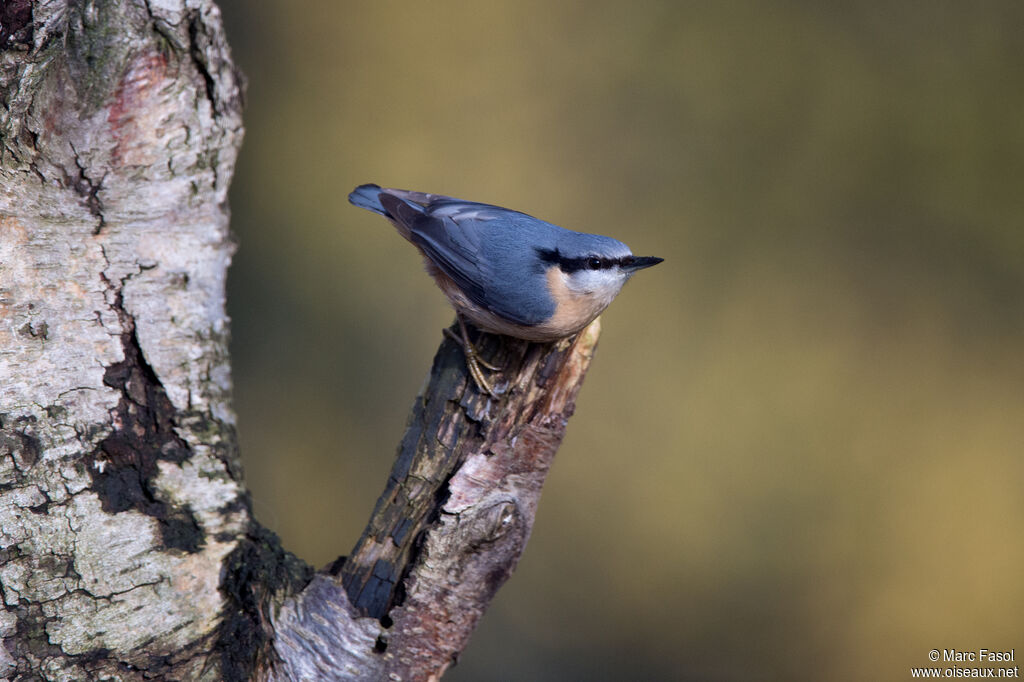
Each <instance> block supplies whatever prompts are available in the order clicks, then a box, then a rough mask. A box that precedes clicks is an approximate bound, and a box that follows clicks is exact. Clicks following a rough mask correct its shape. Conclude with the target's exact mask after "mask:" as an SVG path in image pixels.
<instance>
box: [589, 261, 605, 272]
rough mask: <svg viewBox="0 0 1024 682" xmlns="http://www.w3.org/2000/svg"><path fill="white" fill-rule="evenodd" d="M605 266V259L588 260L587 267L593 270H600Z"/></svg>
mask: <svg viewBox="0 0 1024 682" xmlns="http://www.w3.org/2000/svg"><path fill="white" fill-rule="evenodd" d="M603 266H604V261H602V260H601V259H600V258H590V259H588V260H587V267H588V268H590V269H591V270H600V269H601V268H602V267H603Z"/></svg>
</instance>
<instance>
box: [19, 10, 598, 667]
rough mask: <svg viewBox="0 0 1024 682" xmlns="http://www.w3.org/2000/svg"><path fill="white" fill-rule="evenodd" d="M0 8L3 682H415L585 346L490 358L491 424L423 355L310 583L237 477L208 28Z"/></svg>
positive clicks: (466, 591)
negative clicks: (423, 382)
mask: <svg viewBox="0 0 1024 682" xmlns="http://www.w3.org/2000/svg"><path fill="white" fill-rule="evenodd" d="M0 8H2V9H0V59H2V68H0V94H2V97H3V104H4V108H3V110H2V111H0V178H2V190H3V191H2V193H0V597H2V599H3V603H4V607H5V608H4V610H3V611H2V612H0V637H2V639H3V646H2V647H0V677H7V678H15V679H39V678H42V679H122V680H131V679H152V678H154V677H155V678H160V679H188V680H193V679H210V680H215V679H250V678H262V679H294V680H299V679H366V680H375V679H381V678H384V679H394V680H416V679H436V678H437V677H439V676H440V675H441V674H442V673H443V672H444V670H445V669H446V668H447V667H448V666H449V665H450V664H451V662H452V661H454V660H455V657H456V656H457V655H458V653H459V651H461V649H462V648H463V646H465V643H466V641H467V639H468V637H469V634H470V633H471V632H472V629H473V627H474V626H475V625H476V622H477V620H478V619H479V617H480V615H481V614H482V613H483V611H484V609H485V608H486V606H487V604H488V603H489V601H490V599H491V597H492V596H493V594H494V592H495V591H496V590H497V589H498V587H499V586H500V585H501V583H502V582H503V581H504V580H505V579H506V578H507V576H508V574H509V573H510V571H511V570H512V568H513V567H514V566H515V563H516V561H517V560H518V557H519V554H520V553H521V551H522V549H523V546H524V544H525V542H526V539H527V537H528V535H529V531H530V527H531V525H532V521H533V516H534V510H535V508H536V504H537V499H538V497H539V494H540V486H541V484H542V482H543V479H544V475H545V474H546V472H547V469H548V467H549V465H550V462H551V458H552V456H553V455H554V451H555V449H556V448H557V446H558V444H559V442H560V441H561V437H562V434H563V432H564V428H565V423H566V420H567V419H568V417H569V415H570V414H571V412H572V407H573V403H574V400H575V395H576V392H577V391H578V389H579V385H580V382H581V381H582V378H583V375H584V373H585V371H586V368H587V365H588V363H589V359H590V357H591V355H592V352H593V348H594V345H595V343H596V341H597V335H598V327H597V324H596V323H595V324H594V325H592V326H591V328H590V329H588V330H587V331H585V332H584V333H583V334H582V335H581V336H580V337H579V338H578V339H577V340H576V341H575V343H568V342H565V343H562V344H556V345H536V344H528V343H525V342H519V341H515V340H511V339H503V338H499V337H490V336H487V337H485V338H484V340H483V342H482V345H483V348H484V350H485V352H486V353H487V355H488V357H496V358H498V359H499V360H500V361H502V362H504V365H505V369H504V370H503V371H502V372H501V377H503V378H504V384H505V392H504V394H503V395H502V397H501V399H500V400H497V401H495V400H491V399H488V398H487V397H486V396H483V395H481V394H480V393H479V392H478V391H477V390H476V389H475V388H474V386H473V385H472V383H471V382H470V381H469V380H468V377H467V374H466V371H465V367H464V362H463V359H462V356H461V353H460V351H459V350H458V348H457V347H456V346H454V345H453V344H452V343H451V342H448V341H446V342H444V343H443V344H442V346H441V348H440V350H439V352H438V356H437V358H436V359H435V362H434V367H433V370H432V373H431V380H430V382H429V383H428V385H427V388H426V389H425V391H424V393H423V394H422V395H421V396H420V397H418V398H417V401H416V403H415V405H414V409H413V413H412V416H411V417H410V426H409V431H408V433H407V434H406V437H405V439H404V440H403V443H402V447H401V448H400V451H399V457H398V459H397V461H396V464H395V468H394V470H393V472H392V475H391V477H390V478H389V480H388V482H387V486H386V488H385V492H384V494H383V496H382V497H381V500H380V502H378V504H377V508H376V509H375V510H374V513H373V516H372V517H371V521H370V524H369V526H368V527H367V531H366V533H365V534H364V536H363V538H362V539H361V540H360V542H359V544H358V545H357V547H356V549H355V550H354V552H353V554H352V557H351V558H350V559H349V560H348V561H345V560H344V559H339V560H338V561H337V562H335V563H334V565H332V566H330V567H328V568H327V569H325V570H324V571H321V572H319V573H314V572H313V571H312V569H310V568H309V567H308V566H306V565H305V564H303V563H302V562H301V561H299V560H297V559H295V558H294V557H292V556H291V555H289V554H288V553H287V552H285V551H283V550H282V549H281V547H280V545H279V543H278V542H277V539H276V538H275V537H274V536H273V535H272V534H270V533H269V532H267V531H266V530H264V529H262V528H261V527H259V526H258V525H257V524H256V523H255V522H254V521H253V518H252V514H251V510H250V505H249V498H248V492H247V491H246V489H245V486H244V484H243V481H242V475H241V467H240V464H239V457H238V451H237V443H236V439H235V433H234V416H233V413H232V408H231V382H230V371H229V364H228V355H227V339H228V321H227V317H226V315H225V312H224V282H225V278H226V274H227V267H228V264H229V261H230V258H231V254H232V251H233V246H232V242H231V239H230V234H229V232H228V210H227V203H226V196H227V188H228V183H229V182H230V179H231V175H232V171H233V167H234V162H235V158H236V154H237V151H238V147H239V144H240V142H241V136H242V127H241V99H242V82H241V81H242V79H241V76H240V74H239V73H238V71H237V70H236V69H235V67H234V66H233V64H232V62H231V59H230V55H229V52H228V48H227V44H226V42H225V39H224V34H223V29H222V26H221V22H220V16H219V12H218V10H217V8H216V6H214V5H213V4H212V3H210V2H208V1H207V0H159V1H157V0H83V1H73V0H39V1H37V2H28V0H8V1H7V2H4V3H2V4H0ZM353 604H355V605H354V606H353Z"/></svg>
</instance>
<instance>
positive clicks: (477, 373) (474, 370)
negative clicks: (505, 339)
mask: <svg viewBox="0 0 1024 682" xmlns="http://www.w3.org/2000/svg"><path fill="white" fill-rule="evenodd" d="M455 319H457V320H458V321H459V331H460V332H461V333H462V338H459V337H458V336H456V335H455V333H454V332H453V331H452V330H451V329H449V328H447V327H445V329H444V334H445V336H447V337H448V338H450V339H451V340H452V341H454V342H455V343H457V344H459V345H460V346H462V352H463V354H464V355H465V356H466V368H467V369H468V370H469V375H470V376H471V377H473V383H475V384H476V386H477V388H479V389H480V390H481V391H483V392H484V393H486V394H487V395H489V396H491V397H492V398H497V397H498V394H497V393H495V392H494V388H493V387H492V386H491V384H490V382H488V381H487V377H485V376H484V372H483V370H482V369H480V366H481V365H483V366H484V367H486V368H487V369H489V370H491V371H492V372H494V371H497V370H499V369H500V368H499V367H496V366H494V365H492V364H491V363H489V362H487V361H486V360H484V359H483V358H481V357H480V351H478V350H477V349H476V346H474V345H473V342H472V341H470V340H469V334H468V333H467V332H466V323H465V322H463V321H462V316H461V315H458V314H456V315H455Z"/></svg>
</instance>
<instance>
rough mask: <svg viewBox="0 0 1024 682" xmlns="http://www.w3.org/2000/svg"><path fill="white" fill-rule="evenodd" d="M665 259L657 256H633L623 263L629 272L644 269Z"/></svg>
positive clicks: (624, 268)
mask: <svg viewBox="0 0 1024 682" xmlns="http://www.w3.org/2000/svg"><path fill="white" fill-rule="evenodd" d="M663 260H665V259H664V258H657V257H655V256H633V258H632V259H631V260H630V261H629V262H627V263H623V264H622V269H623V270H628V271H629V272H636V271H637V270H643V269H644V268H649V267H651V266H652V265H657V264H658V263H660V262H661V261H663Z"/></svg>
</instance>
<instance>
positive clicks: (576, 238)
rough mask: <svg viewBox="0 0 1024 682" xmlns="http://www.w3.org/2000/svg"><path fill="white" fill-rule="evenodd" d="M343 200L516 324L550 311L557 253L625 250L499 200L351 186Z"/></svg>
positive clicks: (576, 255) (546, 316) (539, 320)
mask: <svg viewBox="0 0 1024 682" xmlns="http://www.w3.org/2000/svg"><path fill="white" fill-rule="evenodd" d="M349 200H350V201H351V202H352V203H353V204H355V205H356V206H359V207H361V208H365V209H368V210H371V211H374V212H376V213H380V214H381V215H384V216H386V217H387V218H389V219H390V220H391V221H392V222H394V223H395V224H396V225H397V226H398V227H399V230H400V231H401V232H402V234H403V235H404V236H406V238H407V239H409V240H410V241H412V242H413V243H414V244H416V246H418V247H419V248H420V250H422V251H423V253H424V254H425V255H426V256H427V258H429V259H430V260H431V261H432V262H433V263H434V264H435V265H436V266H437V267H438V268H440V270H441V271H442V272H443V273H444V274H446V275H447V276H448V277H450V278H451V279H452V280H453V281H454V282H455V283H456V284H457V285H458V286H459V288H460V289H461V290H462V291H463V293H465V294H466V296H467V297H468V298H469V299H470V300H471V301H473V303H475V304H477V305H479V306H482V307H483V308H486V309H487V310H489V311H491V312H493V313H495V314H497V315H500V316H501V317H503V318H505V319H508V320H510V321H512V322H516V323H519V324H523V325H537V324H540V323H542V322H545V321H547V320H548V319H549V318H550V317H551V316H552V315H553V314H554V312H555V302H554V301H553V300H552V299H551V297H550V295H549V293H548V282H547V274H546V273H547V270H548V269H549V268H551V267H557V265H556V264H555V263H556V262H557V256H558V255H561V256H565V257H569V258H583V257H586V256H588V255H596V256H606V257H607V256H625V255H628V254H629V253H630V251H629V248H628V247H627V246H626V245H625V244H623V243H622V242H619V241H617V240H615V239H612V238H610V237H603V236H600V235H592V234H586V233H582V232H574V231H572V230H567V229H565V228H562V227H559V226H557V225H553V224H551V223H548V222H545V221H543V220H539V219H537V218H534V217H533V216H530V215H527V214H525V213H521V212H519V211H513V210H510V209H506V208H501V207H500V206H492V205H490V204H481V203H477V202H472V201H463V200H461V199H455V198H452V197H447V196H443V195H437V194H425V193H421V192H409V191H406V190H394V189H381V188H380V187H379V186H377V185H361V186H360V187H357V188H356V189H355V190H354V191H353V192H352V194H350V195H349Z"/></svg>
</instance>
